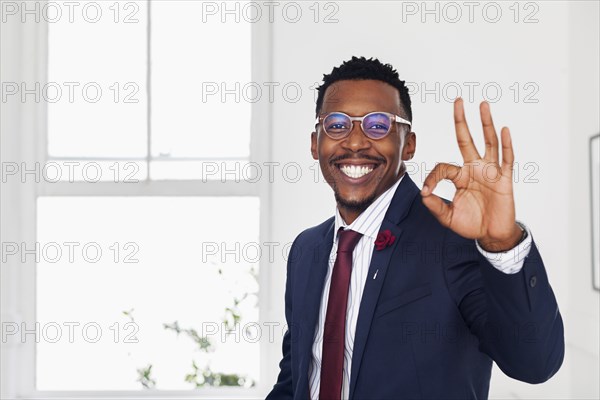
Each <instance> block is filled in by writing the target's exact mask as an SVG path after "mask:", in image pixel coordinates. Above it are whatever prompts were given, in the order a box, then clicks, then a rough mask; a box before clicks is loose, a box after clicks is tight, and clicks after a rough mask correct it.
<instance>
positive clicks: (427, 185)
mask: <svg viewBox="0 0 600 400" xmlns="http://www.w3.org/2000/svg"><path fill="white" fill-rule="evenodd" d="M460 171H461V169H460V168H459V167H457V166H456V165H452V164H446V163H439V164H437V165H436V166H435V167H434V168H433V170H431V172H430V173H429V175H427V178H425V182H423V189H422V190H421V194H422V195H423V196H429V195H430V194H431V193H433V190H434V189H435V187H436V186H437V184H438V182H439V181H441V180H442V179H449V180H451V181H452V182H453V183H454V186H456V181H457V179H458V178H459V177H460ZM436 197H437V196H436Z"/></svg>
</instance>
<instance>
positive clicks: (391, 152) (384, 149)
mask: <svg viewBox="0 0 600 400" xmlns="http://www.w3.org/2000/svg"><path fill="white" fill-rule="evenodd" d="M332 111H340V112H343V113H346V114H348V115H350V116H353V117H354V116H364V115H365V114H368V113H370V112H373V111H385V112H388V113H391V114H396V115H399V116H401V117H403V118H406V115H405V114H404V112H403V111H402V107H401V105H400V95H399V93H398V90H397V89H396V88H394V87H393V86H391V85H389V84H387V83H385V82H381V81H377V80H344V81H338V82H335V83H334V84H332V85H331V86H330V87H329V88H327V91H326V92H325V95H324V98H323V106H322V107H321V115H324V114H327V113H330V112H332ZM408 130H409V127H408V126H407V125H403V124H397V123H394V124H393V126H392V128H391V131H390V133H389V134H388V135H387V136H386V137H384V138H383V139H378V140H374V139H370V138H368V137H367V136H365V134H364V133H363V131H362V129H361V127H360V122H359V121H354V123H353V127H352V131H351V132H350V134H349V135H348V136H347V137H345V138H343V139H339V140H334V139H331V138H330V137H329V136H327V134H326V133H325V132H324V131H323V128H322V124H319V125H318V127H317V128H316V132H313V133H312V135H311V152H312V156H313V158H314V159H315V160H319V164H320V166H321V171H322V173H323V176H324V177H325V180H326V181H327V182H328V183H329V185H330V186H331V188H332V189H333V192H334V194H335V198H336V201H337V202H338V206H339V208H340V211H341V213H342V216H343V217H344V219H346V222H347V223H351V221H348V219H350V220H354V219H355V218H356V216H358V215H359V214H360V213H361V212H362V211H364V210H365V209H366V208H367V207H368V206H369V205H370V204H371V203H372V202H373V200H375V199H376V198H377V197H379V196H380V195H381V194H382V193H383V192H385V191H386V190H387V189H389V188H390V187H391V186H392V185H393V184H394V183H395V182H396V181H397V180H398V179H399V178H400V176H402V174H403V173H404V169H405V168H404V164H403V162H402V160H408V159H410V158H412V155H413V154H414V152H415V148H416V139H415V134H414V133H413V132H410V133H407V131H408ZM404 134H405V135H406V136H405V139H404V149H401V135H404ZM353 166H359V167H361V169H360V170H359V171H360V172H364V171H366V170H369V169H371V171H370V172H369V173H367V174H365V175H363V176H360V177H357V176H358V175H357V174H356V172H357V170H356V169H354V167H353ZM365 167H366V168H365ZM344 171H346V172H348V173H350V174H351V175H354V177H350V176H348V175H347V174H346V173H345V172H344ZM345 214H346V215H345ZM348 217H349V218H348Z"/></svg>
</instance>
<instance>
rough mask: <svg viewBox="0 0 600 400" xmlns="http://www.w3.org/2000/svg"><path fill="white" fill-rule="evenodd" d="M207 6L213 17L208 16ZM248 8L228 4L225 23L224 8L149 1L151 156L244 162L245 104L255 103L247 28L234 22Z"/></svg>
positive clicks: (247, 139) (220, 4)
mask: <svg viewBox="0 0 600 400" xmlns="http://www.w3.org/2000/svg"><path fill="white" fill-rule="evenodd" d="M207 3H210V6H211V7H213V8H214V7H216V8H217V11H215V10H214V9H211V10H212V11H211V13H212V12H217V14H216V15H212V14H211V15H209V14H208V12H207V10H206V7H207V6H208V5H207ZM245 3H246V2H231V3H230V4H229V5H227V7H229V8H230V9H231V10H234V12H232V13H231V14H229V15H228V16H227V18H226V20H225V22H222V21H221V18H220V16H219V15H220V14H219V13H220V12H221V11H222V8H223V7H226V5H225V4H226V3H225V2H199V1H152V4H151V15H152V24H151V31H152V32H151V43H152V51H151V54H152V155H153V156H161V157H163V158H164V157H174V158H177V157H199V158H206V159H211V160H214V159H223V158H225V159H227V158H231V157H234V158H247V157H248V156H249V152H250V107H251V103H250V102H249V101H246V100H245V99H255V98H256V93H254V90H255V89H256V87H255V85H252V84H251V82H250V79H251V74H250V66H251V64H250V61H251V59H250V34H251V30H250V28H251V26H250V25H251V24H250V23H249V22H246V19H249V18H246V19H244V18H239V16H240V15H239V12H241V10H243V9H244V4H245ZM203 7H205V8H204V9H203ZM236 8H237V10H238V13H237V17H238V21H237V22H236V12H235V9H236ZM203 10H204V12H203ZM226 91H229V92H227V93H228V94H225V92H226Z"/></svg>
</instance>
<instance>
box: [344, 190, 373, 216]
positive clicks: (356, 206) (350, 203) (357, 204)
mask: <svg viewBox="0 0 600 400" xmlns="http://www.w3.org/2000/svg"><path fill="white" fill-rule="evenodd" d="M333 194H334V196H335V201H337V203H338V205H339V207H342V208H345V209H346V210H348V211H353V212H357V213H359V214H360V213H362V212H363V211H365V210H366V209H367V208H369V206H370V205H371V204H372V203H373V201H375V197H376V193H375V192H373V193H371V194H370V195H369V196H367V197H365V198H364V199H362V200H346V199H344V198H343V197H342V196H340V193H339V191H338V189H337V187H334V189H333Z"/></svg>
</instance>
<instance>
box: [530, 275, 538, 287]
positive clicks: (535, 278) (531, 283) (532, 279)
mask: <svg viewBox="0 0 600 400" xmlns="http://www.w3.org/2000/svg"><path fill="white" fill-rule="evenodd" d="M536 283H537V277H536V276H535V275H534V276H532V277H531V278H530V279H529V286H531V287H535V284H536Z"/></svg>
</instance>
